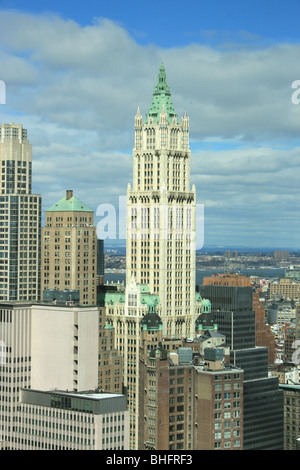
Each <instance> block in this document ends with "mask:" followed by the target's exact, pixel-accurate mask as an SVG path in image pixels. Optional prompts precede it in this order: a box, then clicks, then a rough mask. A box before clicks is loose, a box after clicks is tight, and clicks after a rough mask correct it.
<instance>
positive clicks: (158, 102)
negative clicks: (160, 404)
mask: <svg viewBox="0 0 300 470" xmlns="http://www.w3.org/2000/svg"><path fill="white" fill-rule="evenodd" d="M134 132H135V138H134V148H133V185H132V187H131V185H130V184H129V185H128V189H127V246H126V291H125V293H124V294H123V295H122V296H120V293H119V292H115V294H109V295H107V297H106V299H105V306H106V315H107V320H108V321H109V323H110V324H111V325H112V326H114V328H115V331H116V343H117V347H118V348H119V349H120V351H121V352H122V355H123V357H124V385H125V387H126V388H127V399H128V407H129V412H130V436H129V446H130V448H131V449H137V448H138V436H139V432H140V431H139V418H140V413H141V412H142V411H141V410H140V403H139V400H138V397H139V390H140V388H139V380H140V364H139V361H138V357H139V348H140V346H141V328H142V319H143V317H144V315H145V314H146V313H147V312H148V311H149V309H152V308H155V311H156V312H157V314H158V315H159V316H160V318H161V320H162V329H163V335H164V336H165V337H169V338H181V337H182V336H184V337H193V336H195V324H196V320H197V317H198V316H199V313H200V311H201V305H202V304H201V301H202V299H201V301H200V302H196V292H195V272H196V259H195V256H196V253H195V242H196V233H195V232H196V190H195V187H194V186H193V187H192V190H191V189H190V158H191V152H190V148H189V119H188V117H187V114H186V112H184V114H183V117H182V119H181V120H180V121H179V120H178V116H177V114H176V112H175V109H174V106H173V103H172V97H171V93H170V88H169V86H168V84H167V77H166V72H165V68H164V66H163V65H161V67H160V70H159V73H158V80H157V84H156V86H155V89H154V93H153V97H152V102H151V105H150V108H149V111H148V113H147V114H146V118H145V120H143V118H142V115H141V113H140V110H139V109H138V111H137V114H136V116H135V123H134Z"/></svg>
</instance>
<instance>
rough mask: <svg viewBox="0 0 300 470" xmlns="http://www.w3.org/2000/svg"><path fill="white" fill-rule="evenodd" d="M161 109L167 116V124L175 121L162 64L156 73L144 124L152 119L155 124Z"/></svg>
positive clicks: (175, 115)
mask: <svg viewBox="0 0 300 470" xmlns="http://www.w3.org/2000/svg"><path fill="white" fill-rule="evenodd" d="M163 108H164V110H165V112H166V114H167V120H168V122H169V123H171V122H172V121H173V118H174V117H175V118H176V121H177V117H178V116H177V114H176V112H175V108H174V105H173V102H172V97H171V91H170V87H169V86H168V84H167V74H166V71H165V67H164V64H163V63H162V64H161V66H160V69H159V73H158V78H157V84H156V85H155V87H154V92H153V96H152V102H151V105H150V108H149V111H148V113H147V114H146V121H145V122H146V124H148V123H149V122H150V119H151V118H152V119H153V123H155V124H157V123H158V122H159V119H160V114H161V112H162V110H163Z"/></svg>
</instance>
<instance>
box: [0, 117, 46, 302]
mask: <svg viewBox="0 0 300 470" xmlns="http://www.w3.org/2000/svg"><path fill="white" fill-rule="evenodd" d="M0 165H1V176H2V179H1V187H0V214H1V226H0V273H1V274H0V301H15V300H30V301H34V300H38V299H39V297H40V288H41V286H40V262H41V240H40V237H41V205H42V199H41V196H40V195H37V194H32V147H31V145H30V143H29V141H28V139H27V130H26V129H23V126H22V125H21V124H14V123H11V124H2V125H1V126H0Z"/></svg>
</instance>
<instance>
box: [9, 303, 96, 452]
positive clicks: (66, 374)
mask: <svg viewBox="0 0 300 470" xmlns="http://www.w3.org/2000/svg"><path fill="white" fill-rule="evenodd" d="M98 321H99V319H98V308H97V307H88V306H77V307H59V306H54V305H41V304H32V303H30V302H7V303H1V304H0V346H1V356H0V357H1V364H0V389H1V394H0V442H1V441H5V447H6V448H14V445H15V443H16V440H15V439H16V436H15V427H14V423H15V417H16V411H17V407H18V404H19V400H20V391H21V389H22V388H26V389H28V388H34V389H38V390H44V391H48V390H54V389H55V388H56V389H60V390H74V391H80V390H93V389H96V388H97V386H98V344H99V330H98Z"/></svg>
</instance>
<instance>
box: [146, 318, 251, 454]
mask: <svg viewBox="0 0 300 470" xmlns="http://www.w3.org/2000/svg"><path fill="white" fill-rule="evenodd" d="M161 329H162V324H161V319H160V317H159V316H158V315H157V314H156V312H155V311H151V312H148V313H147V315H145V317H144V319H143V321H142V344H141V348H140V393H139V402H140V426H139V448H140V449H147V450H173V451H177V450H192V449H193V450H214V449H229V450H233V449H236V450H241V449H242V448H243V371H242V370H241V369H239V368H238V367H234V366H231V365H229V364H227V363H225V361H224V350H223V349H222V348H214V347H208V348H206V349H205V351H204V355H203V356H202V357H200V356H199V357H198V358H197V353H196V354H195V353H194V351H193V346H194V343H188V345H187V346H179V347H178V348H177V349H176V351H173V352H170V350H168V349H167V348H166V346H167V343H166V342H165V341H162V331H161ZM201 358H202V360H200V359H201Z"/></svg>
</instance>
